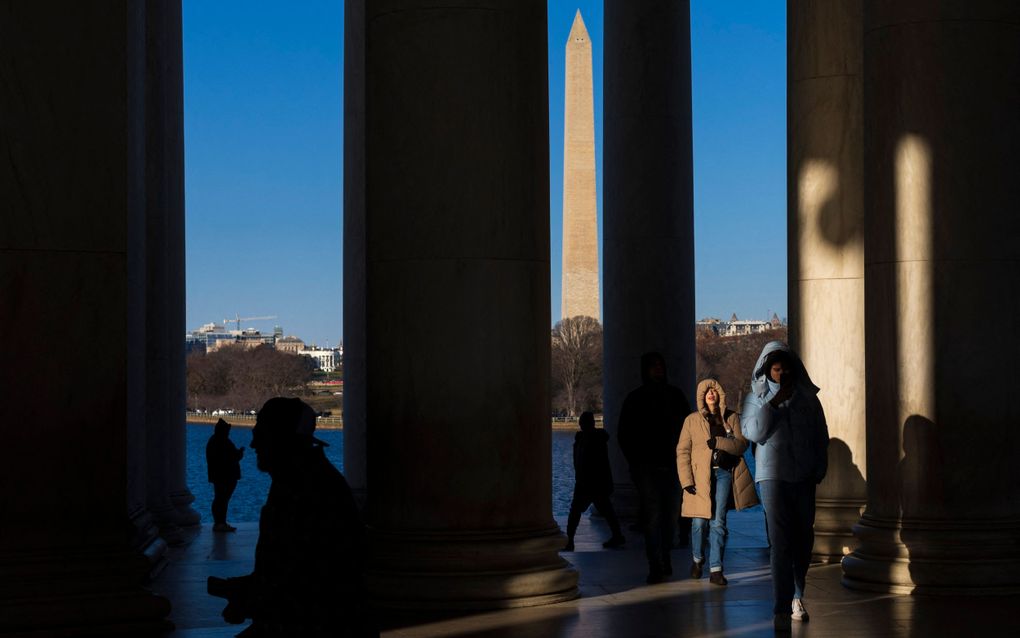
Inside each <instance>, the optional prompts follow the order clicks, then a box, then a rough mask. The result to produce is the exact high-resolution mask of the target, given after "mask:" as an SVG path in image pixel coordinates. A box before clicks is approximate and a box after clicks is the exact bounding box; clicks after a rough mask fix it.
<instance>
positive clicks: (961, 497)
mask: <svg viewBox="0 0 1020 638" xmlns="http://www.w3.org/2000/svg"><path fill="white" fill-rule="evenodd" d="M1018 20H1020V7H1018V6H1017V5H1016V4H1015V3H1010V2H997V1H993V0H984V1H977V2H970V3H954V4H951V5H950V4H946V3H929V2H923V1H922V0H910V1H905V2H900V3H885V2H880V1H878V0H874V1H869V2H867V3H866V5H865V38H864V46H865V53H864V58H865V71H864V78H865V80H864V84H865V105H864V124H865V142H864V148H865V185H866V188H865V193H866V200H865V204H866V210H867V211H868V214H867V223H866V233H865V234H866V242H867V243H866V260H865V291H866V313H867V315H866V329H867V345H866V353H867V354H866V364H867V365H866V377H867V384H868V392H867V427H868V456H867V463H868V503H867V509H866V511H865V514H864V516H863V518H862V520H861V523H860V525H858V526H857V527H856V528H855V534H856V535H857V537H858V538H859V540H860V544H859V546H858V548H857V549H856V550H855V551H854V552H853V553H852V554H851V555H850V556H848V557H847V558H846V559H845V560H844V561H843V567H844V583H845V584H847V585H848V586H850V587H854V588H859V589H870V590H878V591H894V592H924V593H945V594H955V593H959V592H970V593H973V592H976V591H992V592H995V591H1016V590H1018V589H1020V545H1018V544H1017V542H1016V541H1017V538H1020V499H1017V498H1015V497H1014V495H1015V494H1017V490H1018V489H1020V473H1017V472H1016V470H1015V461H1014V457H1015V451H1016V449H1017V447H1018V445H1020V431H1018V429H1017V428H1016V424H1017V423H1018V422H1020V407H1018V406H1020V404H1018V403H1017V402H1016V401H1015V400H1013V398H1012V395H1013V394H1014V393H1015V392H1016V378H1017V377H1016V363H1017V358H1018V355H1020V332H1018V331H1016V330H998V329H995V328H994V327H990V326H988V325H987V324H988V321H989V320H993V321H994V320H995V318H997V317H1014V316H1016V314H1017V312H1018V310H1020V308H1018V307H1017V306H1018V301H1017V299H1020V295H1018V294H1017V293H1018V291H1020V241H1017V239H1018V238H1020V216H1018V215H1016V202H1017V201H1020V180H1017V178H1016V176H1017V175H1020V157H1018V155H1017V153H1016V148H1018V147H1020V118H1017V113H1020V92H1018V91H1017V86H1020V67H1018V66H1017V62H1016V61H1017V60H1020V37H1017V35H1018V31H1017V26H1016V25H1017V24H1018ZM979 433H988V434H990V435H991V436H990V437H989V438H983V437H981V436H978V435H979Z"/></svg>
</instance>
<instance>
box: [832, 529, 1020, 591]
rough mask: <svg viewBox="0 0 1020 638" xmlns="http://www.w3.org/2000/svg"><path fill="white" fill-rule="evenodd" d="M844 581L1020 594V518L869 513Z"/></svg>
mask: <svg viewBox="0 0 1020 638" xmlns="http://www.w3.org/2000/svg"><path fill="white" fill-rule="evenodd" d="M854 535H855V536H857V538H858V546H857V549H855V550H854V551H853V553H851V554H850V555H849V556H847V557H846V558H844V559H843V585H844V586H846V587H848V588H850V589H860V590H865V591H877V592H887V593H894V594H933V595H952V596H957V595H986V594H1016V593H1020V544H1018V543H1017V540H1016V539H1017V538H1020V521H982V520H966V519H961V520H959V521H925V520H901V519H879V518H874V517H869V516H865V517H864V518H862V519H861V522H860V523H859V524H858V525H855V526H854Z"/></svg>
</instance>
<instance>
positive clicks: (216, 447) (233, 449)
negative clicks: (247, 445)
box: [205, 419, 241, 483]
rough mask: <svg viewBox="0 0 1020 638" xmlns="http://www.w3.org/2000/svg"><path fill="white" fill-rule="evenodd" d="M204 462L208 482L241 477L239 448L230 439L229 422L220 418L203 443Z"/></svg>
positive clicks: (225, 480) (228, 481)
mask: <svg viewBox="0 0 1020 638" xmlns="http://www.w3.org/2000/svg"><path fill="white" fill-rule="evenodd" d="M205 464H206V469H207V470H208V476H209V482H210V483H230V482H232V481H239V480H240V479H241V450H239V449H238V448H237V446H236V445H234V442H233V441H231V440H230V424H229V423H227V422H226V421H224V420H223V419H220V420H219V421H217V422H216V427H215V428H214V429H213V435H212V436H211V437H209V442H208V443H206V444H205Z"/></svg>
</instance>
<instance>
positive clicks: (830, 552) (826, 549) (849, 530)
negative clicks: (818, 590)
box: [811, 498, 867, 563]
mask: <svg viewBox="0 0 1020 638" xmlns="http://www.w3.org/2000/svg"><path fill="white" fill-rule="evenodd" d="M865 505H867V500H866V499H850V498H816V499H815V546H814V549H813V550H812V552H811V558H812V559H813V560H815V561H820V562H823V563H838V562H840V561H841V560H843V557H844V556H847V555H849V554H850V552H852V551H854V549H855V548H856V547H857V537H856V536H854V533H853V527H854V525H856V524H857V523H858V522H859V521H860V520H861V514H862V513H863V512H864V506H865Z"/></svg>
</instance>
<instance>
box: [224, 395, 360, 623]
mask: <svg viewBox="0 0 1020 638" xmlns="http://www.w3.org/2000/svg"><path fill="white" fill-rule="evenodd" d="M314 432H315V412H314V411H313V410H312V408H311V407H309V406H308V404H306V403H304V402H303V401H301V400H300V399H294V398H282V397H277V398H273V399H270V400H268V401H266V403H265V405H264V406H262V409H261V410H260V411H259V413H258V420H257V421H256V424H255V428H254V429H253V430H252V436H251V448H252V449H253V450H254V451H255V456H256V459H257V463H258V468H259V470H261V471H263V472H266V473H268V474H269V476H270V477H271V478H272V483H271V484H270V487H269V495H268V497H267V498H266V504H265V506H263V508H262V512H261V514H260V515H259V539H258V543H257V544H256V545H255V569H254V571H253V572H252V573H251V574H248V575H245V576H238V577H234V578H227V579H221V578H217V577H210V579H209V593H210V594H212V595H214V596H220V597H223V598H226V599H227V606H226V607H225V608H224V609H223V612H222V615H223V618H224V620H226V621H227V622H229V623H233V624H240V623H243V622H244V621H245V620H246V619H248V618H250V619H252V623H251V625H250V626H249V627H248V628H247V629H246V630H244V631H243V632H241V633H240V634H239V636H242V637H243V638H260V637H261V638H265V637H270V636H271V637H273V638H277V637H279V638H290V637H292V636H300V637H302V638H326V637H329V638H337V637H340V636H345V637H352V638H355V637H356V638H378V636H379V630H378V628H377V626H376V625H375V620H374V618H373V617H372V616H371V613H370V607H369V604H368V600H367V597H366V593H365V582H364V559H365V555H366V553H367V550H366V547H365V538H364V536H365V527H364V524H363V523H362V520H361V514H360V512H359V511H358V506H357V503H356V502H355V500H354V495H353V494H352V493H351V489H350V486H348V484H347V481H346V480H345V479H344V476H343V474H341V473H340V471H339V470H337V469H336V468H335V467H333V464H332V463H330V462H329V459H327V458H326V455H325V452H324V451H323V447H324V446H326V445H327V443H325V442H324V441H321V440H319V439H317V438H315V436H314Z"/></svg>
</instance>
